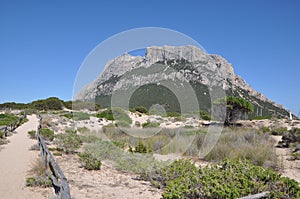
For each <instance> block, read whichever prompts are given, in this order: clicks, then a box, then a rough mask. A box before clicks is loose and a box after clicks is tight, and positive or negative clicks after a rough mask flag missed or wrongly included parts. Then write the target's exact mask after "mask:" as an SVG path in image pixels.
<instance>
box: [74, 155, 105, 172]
mask: <svg viewBox="0 0 300 199" xmlns="http://www.w3.org/2000/svg"><path fill="white" fill-rule="evenodd" d="M78 156H79V160H80V162H81V163H82V165H83V167H84V168H85V169H87V170H100V167H101V160H99V159H98V158H96V157H95V156H94V155H93V154H92V153H90V152H87V151H85V152H83V153H78Z"/></svg>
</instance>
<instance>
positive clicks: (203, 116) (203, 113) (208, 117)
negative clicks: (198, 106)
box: [199, 111, 211, 120]
mask: <svg viewBox="0 0 300 199" xmlns="http://www.w3.org/2000/svg"><path fill="white" fill-rule="evenodd" d="M199 115H200V118H201V119H202V120H211V115H210V114H209V113H208V112H207V111H200V113H199Z"/></svg>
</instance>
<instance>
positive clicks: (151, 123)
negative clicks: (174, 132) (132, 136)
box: [142, 122, 160, 128]
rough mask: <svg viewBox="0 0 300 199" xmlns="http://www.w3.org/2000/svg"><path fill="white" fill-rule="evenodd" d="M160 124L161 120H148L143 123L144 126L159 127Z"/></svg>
mask: <svg viewBox="0 0 300 199" xmlns="http://www.w3.org/2000/svg"><path fill="white" fill-rule="evenodd" d="M159 125H160V123H159V122H146V123H143V124H142V126H143V128H157V127H159Z"/></svg>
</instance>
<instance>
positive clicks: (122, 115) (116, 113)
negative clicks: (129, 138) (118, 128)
mask: <svg viewBox="0 0 300 199" xmlns="http://www.w3.org/2000/svg"><path fill="white" fill-rule="evenodd" d="M96 117H98V118H105V119H107V120H116V121H117V122H122V123H126V124H131V123H132V120H131V118H130V117H129V116H128V114H127V113H126V112H125V111H124V110H123V109H121V108H111V109H107V110H105V111H102V112H101V113H98V114H97V115H96Z"/></svg>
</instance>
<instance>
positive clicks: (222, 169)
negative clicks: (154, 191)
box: [141, 159, 300, 199]
mask: <svg viewBox="0 0 300 199" xmlns="http://www.w3.org/2000/svg"><path fill="white" fill-rule="evenodd" d="M141 177H142V178H143V179H145V180H149V181H150V182H151V183H152V184H153V185H154V186H156V187H158V188H163V190H164V192H163V198H168V199H171V198H172V199H173V198H239V197H243V196H248V195H253V194H256V193H260V192H263V191H269V192H270V194H269V196H268V197H269V198H282V197H284V198H298V197H300V187H299V184H298V183H297V182H296V181H294V180H292V179H289V178H286V177H282V176H281V174H278V173H276V172H275V171H272V170H270V169H264V168H262V167H259V166H255V165H253V164H251V163H250V162H248V161H242V160H228V159H227V160H224V161H223V162H221V163H219V164H218V165H209V166H206V167H204V168H197V167H195V165H194V164H192V163H191V162H190V161H187V160H179V161H175V162H174V163H172V164H171V165H170V166H168V167H165V168H163V169H160V170H156V171H152V172H149V173H144V174H143V175H141Z"/></svg>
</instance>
